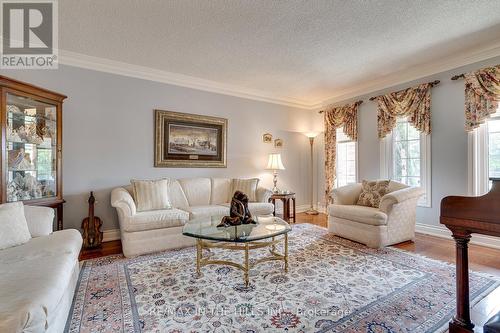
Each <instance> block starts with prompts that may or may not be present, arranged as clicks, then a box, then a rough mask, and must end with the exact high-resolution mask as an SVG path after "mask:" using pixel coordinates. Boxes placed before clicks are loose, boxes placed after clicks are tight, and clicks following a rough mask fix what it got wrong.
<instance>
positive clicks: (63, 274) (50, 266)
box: [0, 206, 82, 333]
mask: <svg viewBox="0 0 500 333" xmlns="http://www.w3.org/2000/svg"><path fill="white" fill-rule="evenodd" d="M24 210H25V216H26V220H27V222H28V228H29V231H30V234H31V236H32V238H31V239H30V240H29V241H28V242H27V243H25V244H23V245H19V246H14V247H10V248H7V249H3V250H0V332H2V333H10V332H54V333H60V332H63V331H64V327H65V325H66V320H67V317H68V314H69V310H70V308H71V303H72V301H73V294H74V292H75V287H76V284H77V281H78V274H79V272H80V268H79V264H78V255H79V253H80V249H81V246H82V237H81V235H80V233H79V232H78V231H77V230H74V229H68V230H62V231H56V232H52V223H53V220H54V210H53V209H51V208H46V207H33V206H25V208H24Z"/></svg>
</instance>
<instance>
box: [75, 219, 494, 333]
mask: <svg viewBox="0 0 500 333" xmlns="http://www.w3.org/2000/svg"><path fill="white" fill-rule="evenodd" d="M297 223H310V224H315V225H318V226H321V227H324V228H326V227H327V216H326V215H325V214H319V215H307V214H304V213H299V214H297ZM394 247H395V248H398V249H403V250H405V251H409V252H414V253H418V254H421V255H424V256H426V257H429V258H433V259H437V260H442V261H447V262H450V263H455V244H454V242H453V240H451V239H449V240H448V239H443V238H439V237H434V236H429V235H424V234H417V235H416V240H415V242H404V243H400V244H397V245H394ZM121 251H122V248H121V243H120V241H119V240H117V241H111V242H106V243H103V246H102V248H101V249H97V250H93V251H82V253H81V254H80V260H88V259H92V258H98V257H101V256H106V255H111V254H119V253H121ZM499 258H500V250H496V249H492V248H487V247H483V246H478V245H470V251H469V266H470V269H472V270H475V271H480V272H486V273H489V274H492V275H496V276H498V277H500V259H499ZM498 311H500V287H498V288H497V289H495V290H494V291H493V292H492V293H490V294H489V295H488V296H487V297H485V298H484V299H483V300H481V302H479V303H478V304H476V305H475V306H474V307H473V308H472V310H471V318H472V321H473V322H474V324H476V328H475V330H476V331H477V332H482V325H483V324H484V323H485V322H486V321H487V320H488V318H490V317H491V316H493V314H495V313H497V312H498Z"/></svg>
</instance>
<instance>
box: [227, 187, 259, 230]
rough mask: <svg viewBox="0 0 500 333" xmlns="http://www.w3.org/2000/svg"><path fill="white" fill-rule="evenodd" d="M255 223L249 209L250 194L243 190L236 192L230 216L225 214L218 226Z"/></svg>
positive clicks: (232, 200)
mask: <svg viewBox="0 0 500 333" xmlns="http://www.w3.org/2000/svg"><path fill="white" fill-rule="evenodd" d="M255 223H256V222H255V221H254V220H253V218H252V214H250V210H249V209H248V196H247V195H246V194H245V193H243V192H241V191H236V192H234V195H233V199H231V209H230V211H229V216H224V217H223V218H222V221H221V222H220V224H219V225H218V226H217V227H230V226H236V225H241V224H255Z"/></svg>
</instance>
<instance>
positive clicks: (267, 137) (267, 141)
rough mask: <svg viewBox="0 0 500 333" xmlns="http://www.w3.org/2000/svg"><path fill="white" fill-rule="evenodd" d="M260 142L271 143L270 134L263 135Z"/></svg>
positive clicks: (271, 137) (271, 136)
mask: <svg viewBox="0 0 500 333" xmlns="http://www.w3.org/2000/svg"><path fill="white" fill-rule="evenodd" d="M262 142H264V143H272V142H273V135H272V134H271V133H264V134H263V135H262Z"/></svg>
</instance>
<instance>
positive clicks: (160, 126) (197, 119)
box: [154, 110, 228, 168]
mask: <svg viewBox="0 0 500 333" xmlns="http://www.w3.org/2000/svg"><path fill="white" fill-rule="evenodd" d="M227 123H228V121H227V119H225V118H219V117H211V116H203V115H196V114H189V113H180V112H173V111H163V110H155V164H154V166H155V167H167V168H225V167H227V157H226V155H227V153H226V151H227V147H226V146H227Z"/></svg>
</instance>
